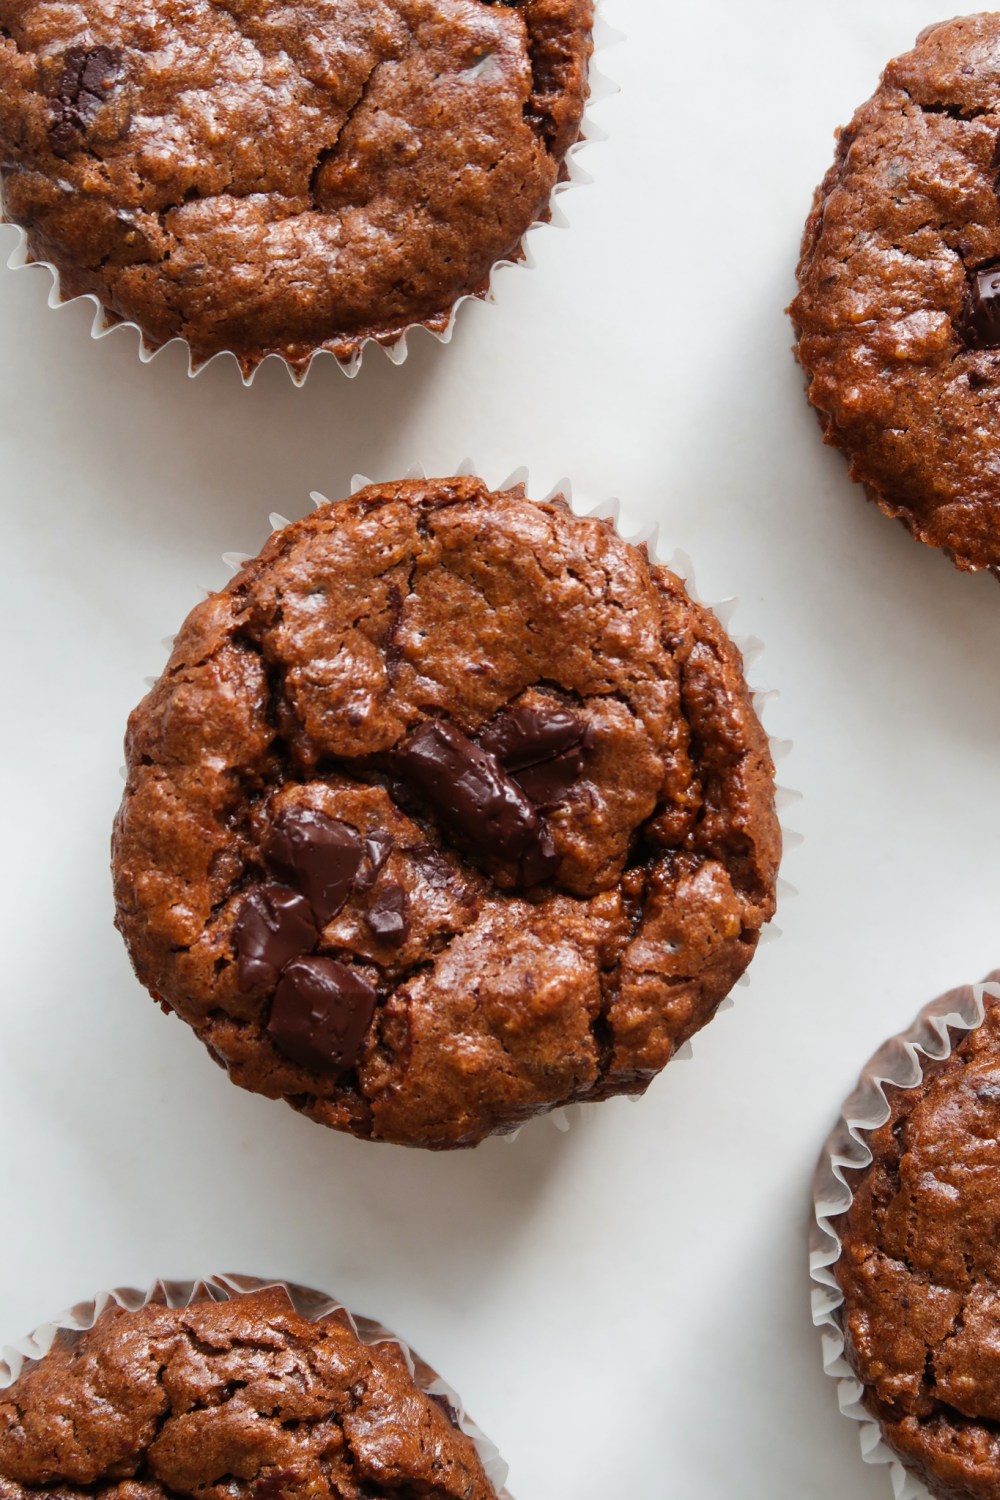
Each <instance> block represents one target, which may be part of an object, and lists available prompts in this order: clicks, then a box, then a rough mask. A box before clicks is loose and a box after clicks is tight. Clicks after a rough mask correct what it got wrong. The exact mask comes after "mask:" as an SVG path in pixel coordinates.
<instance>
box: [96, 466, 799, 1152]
mask: <svg viewBox="0 0 1000 1500" xmlns="http://www.w3.org/2000/svg"><path fill="white" fill-rule="evenodd" d="M453 473H454V475H455V476H461V475H478V476H482V474H483V470H482V467H481V466H480V465H479V464H477V463H475V462H474V461H473V460H472V459H464V460H463V461H462V462H461V463H460V464H459V465H458V467H457V468H456V469H455V470H454V471H453ZM442 477H448V476H442ZM393 478H394V479H396V480H406V479H426V478H427V474H426V473H425V471H424V469H423V468H422V466H421V465H419V464H415V465H412V466H411V467H410V468H409V469H407V471H406V472H405V473H404V474H401V475H400V474H396V475H394V476H393ZM377 482H379V481H375V480H372V479H370V478H368V477H367V476H366V475H364V474H355V475H354V476H353V477H352V479H351V494H352V495H353V494H356V493H357V491H358V490H361V489H364V488H365V487H366V485H369V484H372V483H377ZM383 482H385V483H390V482H392V481H391V480H390V479H387V480H385V481H383ZM485 482H486V483H489V481H488V480H486V481H485ZM519 484H523V485H524V486H525V487H526V488H527V486H528V470H527V469H526V468H519V469H515V470H514V472H513V473H512V474H509V475H508V476H507V477H506V479H504V480H502V481H501V482H500V483H499V484H496V485H493V484H491V485H490V488H491V489H492V490H494V491H499V490H506V489H511V488H513V487H514V486H515V485H519ZM556 495H562V496H563V498H564V499H565V500H566V501H567V502H568V503H569V504H570V505H571V506H572V507H573V510H574V511H575V513H576V514H577V515H579V516H594V517H597V518H598V519H600V520H606V521H610V522H611V523H612V524H613V525H614V527H615V530H616V531H617V532H618V535H619V536H620V537H621V538H622V540H623V541H625V542H628V543H630V544H631V545H632V546H636V547H645V548H646V550H647V552H648V554H649V557H650V558H651V560H652V561H653V562H654V563H656V564H658V565H660V566H663V567H667V568H669V569H670V571H671V572H672V573H675V574H676V575H677V576H678V577H679V578H681V579H683V581H684V585H685V587H686V589H687V591H688V593H689V595H690V596H691V598H692V599H693V600H694V601H695V603H698V604H702V605H703V606H704V607H705V608H707V609H710V610H711V611H712V613H713V614H714V615H715V616H716V618H717V619H718V620H719V621H720V622H721V624H722V625H723V627H724V628H725V629H726V631H727V633H729V634H730V639H731V640H732V641H733V642H734V644H735V645H736V646H737V648H738V649H739V651H740V652H741V654H742V656H743V662H744V667H745V669H746V671H747V680H748V682H749V681H750V677H751V676H752V673H751V670H750V669H751V668H752V667H753V666H755V665H756V663H757V662H758V661H759V659H760V657H761V656H762V654H763V651H764V643H763V642H762V641H760V640H758V639H757V637H756V636H741V635H738V634H733V633H731V632H730V631H729V625H730V621H731V620H732V618H733V616H734V615H735V613H736V612H737V609H738V608H739V600H738V599H737V598H736V597H731V598H728V599H724V600H722V601H721V602H720V603H718V604H710V603H708V602H707V601H706V600H703V599H702V598H701V597H700V596H699V594H698V592H697V590H696V587H695V581H694V568H693V565H692V563H691V560H690V558H689V557H688V556H687V555H686V554H685V553H683V552H676V551H675V552H674V553H673V554H672V555H670V556H669V557H668V556H665V555H664V554H663V553H662V552H661V551H660V550H659V546H658V542H659V537H658V533H659V526H658V525H652V526H646V527H644V528H642V529H640V530H639V531H637V532H635V533H634V534H631V535H629V534H626V533H625V532H624V531H622V529H621V526H620V513H621V502H620V501H619V500H618V499H615V498H612V499H608V500H605V501H601V502H600V503H599V504H597V505H593V506H591V507H590V508H586V507H585V506H583V505H581V504H579V503H574V501H573V486H572V484H571V482H570V480H569V479H561V480H559V481H558V482H557V483H556V484H555V485H553V486H552V488H551V489H550V490H549V492H548V493H547V494H546V495H543V496H542V497H541V499H542V501H543V502H544V501H545V500H551V499H553V498H554V497H555V496H556ZM310 499H311V500H312V502H313V505H314V506H315V507H316V508H317V509H318V508H319V507H320V506H322V505H328V504H329V503H330V502H329V500H328V499H327V497H326V496H325V495H321V494H319V493H318V492H317V491H315V490H314V491H313V493H312V494H311V496H310ZM268 521H269V524H270V527H271V530H272V532H275V531H281V530H283V529H284V527H286V526H289V525H291V524H292V523H291V521H290V520H289V518H288V517H287V516H283V515H281V514H279V513H278V512H277V511H272V512H271V514H270V516H269V517H268ZM254 556H256V554H255V553H252V552H224V553H223V554H222V561H223V562H224V564H225V565H226V567H227V568H228V569H229V571H230V573H238V572H239V570H240V569H241V568H242V567H243V566H244V564H245V563H247V562H249V561H250V560H251V559H252V558H253V557H254ZM204 592H205V594H206V595H210V594H212V593H213V592H215V591H214V590H213V589H205V590H204ZM162 645H163V648H164V650H165V651H166V653H167V654H168V655H169V653H170V651H171V650H172V648H173V637H170V636H168V637H167V638H166V639H165V640H164V641H163V642H162ZM156 682H157V678H156V677H147V678H146V679H145V683H146V686H147V687H153V686H154V685H155V683H156ZM750 691H751V696H752V699H753V704H754V708H755V710H756V712H757V716H758V718H759V719H760V720H761V723H762V724H763V718H764V714H765V713H766V712H767V711H768V709H769V707H770V705H771V703H772V702H773V701H774V700H775V699H776V698H777V697H778V692H777V690H776V689H771V688H761V687H754V686H753V684H752V683H750ZM765 732H767V730H766V726H765ZM768 744H769V746H770V750H771V756H772V759H773V760H774V763H775V767H777V766H778V765H779V764H780V763H781V762H783V761H784V760H786V759H787V757H788V756H789V755H790V754H791V750H792V742H791V740H786V739H779V738H776V737H775V736H774V735H771V734H768ZM124 775H125V772H124V770H123V771H122V776H123V777H124ZM801 800H802V795H801V793H800V792H798V791H795V790H794V789H793V788H791V787H788V786H783V785H779V784H776V787H775V805H776V808H777V812H778V820H779V822H780V824H781V836H782V846H783V851H782V860H781V868H782V869H784V867H785V861H786V859H787V857H788V855H789V854H790V853H791V852H792V851H793V850H795V849H797V848H798V847H799V845H800V844H801V843H802V835H801V834H800V833H798V832H796V830H795V829H794V828H791V827H789V824H788V811H789V809H790V808H792V807H794V806H795V805H796V803H798V802H800V801H801ZM797 894H798V892H797V890H796V887H795V886H794V885H791V884H790V883H789V882H788V880H787V879H785V877H784V876H783V875H782V874H779V876H778V880H777V896H778V903H779V906H780V905H781V904H783V903H784V902H785V901H787V900H788V899H789V898H790V897H792V896H795V895H797ZM780 936H781V928H780V927H779V926H778V925H777V923H776V922H775V921H773V920H772V921H771V922H770V923H768V925H767V926H766V927H765V928H764V929H763V931H762V932H761V936H760V943H761V944H762V945H763V944H765V943H771V942H774V941H776V940H777V939H778V938H779V937H780ZM751 967H752V966H751ZM750 983H751V972H750V970H749V969H748V970H747V972H746V973H744V974H743V975H742V976H741V978H740V979H738V980H737V982H736V985H735V986H734V988H737V989H742V988H746V987H747V986H748V985H749V984H750ZM732 1006H733V1000H732V997H731V996H729V997H727V998H726V999H725V1000H723V1001H722V1003H721V1004H720V1006H719V1008H718V1010H717V1011H716V1015H719V1014H721V1013H722V1012H723V1011H726V1010H731V1009H732ZM696 1041H697V1038H694V1039H693V1040H692V1041H688V1042H685V1043H684V1044H683V1045H682V1046H681V1047H679V1048H678V1049H677V1051H676V1052H675V1053H674V1055H673V1057H672V1058H671V1059H670V1063H669V1064H668V1067H672V1066H673V1064H674V1063H675V1062H686V1061H689V1060H690V1059H691V1058H692V1057H693V1056H694V1045H693V1044H694V1042H696ZM630 1097H631V1102H632V1103H633V1104H638V1103H640V1102H641V1096H638V1097H632V1096H630ZM602 1102H603V1101H602ZM595 1107H596V1106H595V1105H593V1104H569V1105H563V1106H561V1107H559V1108H557V1109H554V1110H550V1111H549V1112H548V1113H547V1114H545V1115H543V1116H541V1117H539V1118H541V1119H542V1120H545V1121H547V1122H548V1123H549V1124H550V1125H551V1126H554V1127H555V1128H556V1129H557V1130H559V1131H567V1130H569V1129H570V1126H571V1124H572V1123H573V1122H574V1121H575V1120H578V1119H579V1118H580V1113H581V1111H582V1110H584V1109H592V1108H595ZM527 1123H528V1124H529V1125H532V1126H534V1125H536V1124H537V1119H536V1120H531V1121H529V1122H527ZM524 1129H525V1126H523V1125H522V1126H520V1127H518V1128H517V1129H516V1130H513V1131H510V1132H509V1133H508V1134H506V1135H505V1136H504V1137H503V1139H504V1140H506V1141H514V1140H516V1139H517V1138H518V1137H519V1136H520V1134H521V1132H522V1131H523V1130H524Z"/></svg>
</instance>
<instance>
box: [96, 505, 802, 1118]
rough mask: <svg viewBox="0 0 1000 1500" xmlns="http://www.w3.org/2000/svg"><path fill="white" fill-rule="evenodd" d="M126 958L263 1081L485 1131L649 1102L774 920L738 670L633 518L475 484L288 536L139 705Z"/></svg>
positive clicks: (332, 511)
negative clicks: (650, 552)
mask: <svg viewBox="0 0 1000 1500" xmlns="http://www.w3.org/2000/svg"><path fill="white" fill-rule="evenodd" d="M126 748H127V763H128V771H127V776H128V781H127V786H126V791H125V795H124V799H123V802H122V807H121V811H120V813H119V817H118V822H117V826H116V832H115V840H114V851H113V859H114V874H115V891H116V898H117V905H118V924H119V926H120V928H121V931H122V932H123V934H124V936H125V939H126V942H127V944H128V947H129V950H130V953H131V956H132V959H133V962H134V964H135V967H136V970H137V973H138V975H139V977H140V979H141V980H142V981H143V983H144V984H146V986H147V987H148V988H149V989H150V990H151V991H152V993H153V994H154V995H155V996H156V997H157V998H158V999H160V1000H162V1001H163V1002H165V1003H166V1004H167V1005H169V1006H170V1007H172V1008H173V1009H175V1010H176V1011H177V1012H178V1014H179V1015H181V1016H182V1017H183V1018H184V1019H185V1020H186V1021H187V1022H188V1023H189V1024H190V1025H192V1026H193V1027H194V1029H195V1030H196V1031H197V1032H198V1034H199V1036H201V1037H202V1039H203V1040H204V1041H205V1042H206V1044H207V1045H208V1046H209V1048H210V1049H211V1051H212V1053H213V1055H214V1056H215V1057H216V1059H217V1060H218V1061H219V1062H221V1063H222V1064H223V1065H224V1066H225V1067H226V1068H227V1069H228V1071H229V1073H230V1076H231V1077H232V1078H233V1079H234V1080H235V1081H236V1082H237V1083H240V1084H243V1085H244V1086H245V1087H248V1088H251V1089H255V1090H257V1091H259V1092H261V1093H264V1094H267V1095H270V1096H272V1097H276V1096H281V1097H284V1098H285V1099H287V1100H288V1101H289V1102H290V1103H292V1104H293V1105H294V1106H295V1107H296V1108H298V1109H301V1110H303V1111H304V1112H305V1113H307V1114H309V1115H311V1116H312V1117H313V1118H314V1119H317V1120H320V1121H322V1122H323V1123H324V1124H327V1125H332V1126H335V1127H337V1128H339V1129H344V1130H349V1131H351V1132H353V1133H355V1134H358V1135H362V1136H369V1137H373V1138H376V1139H382V1140H390V1141H396V1142H401V1143H404V1144H414V1145H425V1146H434V1147H446V1146H459V1145H471V1144H475V1143H476V1142H477V1141H479V1140H481V1139H482V1138H483V1137H484V1136H486V1135H488V1134H490V1133H491V1132H494V1131H498V1130H501V1131H502V1130H508V1129H511V1128H513V1127H514V1126H515V1125H517V1124H518V1123H520V1122H521V1121H523V1120H525V1119H527V1118H528V1117H530V1116H531V1115H533V1114H536V1113H539V1112H541V1111H544V1110H547V1109H551V1108H554V1107H555V1106H557V1105H560V1104H565V1103H569V1102H572V1101H574V1100H580V1099H598V1098H602V1097H605V1096H606V1095H609V1094H615V1093H621V1092H640V1091H641V1090H643V1089H644V1088H645V1087H646V1085H647V1084H648V1083H649V1081H650V1079H651V1078H652V1077H653V1076H654V1075H655V1074H656V1073H657V1072H658V1071H659V1070H660V1069H661V1068H662V1067H664V1065H665V1064H666V1063H667V1062H668V1061H669V1059H670V1057H671V1055H672V1054H673V1052H674V1051H675V1050H676V1048H677V1047H678V1046H679V1045H680V1044H681V1043H682V1042H684V1041H685V1040H686V1039H687V1038H688V1037H690V1036H691V1035H692V1034H693V1032H695V1031H696V1030H698V1028H699V1027H701V1026H702V1025H704V1024H705V1022H706V1021H707V1020H709V1019H710V1017H711V1016H712V1014H713V1013H714V1011H715V1009H716V1007H717V1006H718V1004H719V1002H720V1001H721V1000H722V999H723V998H724V996H725V995H726V994H727V993H728V992H729V990H730V989H731V987H732V985H733V984H734V983H735V981H736V979H737V978H738V977H739V976H740V974H741V973H742V972H743V970H744V968H745V967H746V965H747V963H748V962H749V960H750V958H751V956H752V954H753V950H754V947H755V945H756V942H757V939H758V936H759V933H760V929H761V927H762V925H763V924H764V923H765V922H766V921H767V920H768V919H769V918H770V916H771V914H772V912H773V909H774V888H775V878H776V865H777V860H778V852H779V832H778V827H777V822H776V818H775V813H774V795H773V767H772V765H771V760H770V755H769V752H768V747H767V742H766V739H765V736H764V734H763V731H762V730H761V727H760V725H759V723H758V721H757V719H756V716H755V714H754V712H753V708H752V705H751V702H750V697H749V694H748V691H747V688H746V684H745V682H744V679H743V674H742V663H741V661H740V658H739V654H738V652H737V651H736V650H735V648H734V647H733V645H732V644H731V642H730V641H729V640H728V639H727V637H726V636H725V634H724V632H723V631H722V630H721V628H720V626H719V624H718V622H717V621H716V620H715V618H714V617H713V616H712V615H711V614H710V613H709V612H708V611H707V610H705V609H703V608H701V607H700V606H698V605H695V604H694V603H693V602H692V601H691V600H690V599H689V597H688V596H687V594H686V593H685V591H684V589H683V586H682V585H681V584H680V582H679V581H678V579H677V578H675V577H674V576H673V575H672V574H670V573H669V572H668V571H667V570H666V569H664V568H658V567H651V566H650V564H649V562H648V560H647V558H646V555H645V553H644V551H640V550H639V549H637V548H634V547H631V546H629V545H627V544H626V543H624V542H622V541H621V539H620V538H619V537H618V536H617V535H616V534H615V532H614V530H613V529H612V528H611V527H610V526H609V524H607V523H605V522H601V521H597V520H584V519H580V518H578V517H576V516H574V515H573V514H572V513H571V512H570V511H569V509H568V507H567V506H566V505H565V503H564V502H561V501H560V502H555V503H551V504H545V505H538V504H535V503H533V502H531V501H530V500H528V499H526V498H525V496H524V493H523V490H521V489H517V490H511V491H507V492H504V493H499V494H493V493H490V492H489V491H488V490H487V488H486V487H485V486H484V485H483V483H482V482H481V481H480V480H477V479H471V478H463V479H446V480H429V481H409V482H404V483H400V484H392V485H384V486H373V487H371V488H369V489H366V490H362V491H361V492H360V493H359V494H358V495H356V496H355V497H354V498H353V499H352V500H350V501H344V502H341V503H338V504H334V505H330V506H326V507H324V508H323V509H321V510H320V511H318V512H317V513H316V514H315V515H313V516H311V517H309V518H308V519H306V520H304V521H301V522H298V523H297V524H295V525H293V526H290V527H288V528H287V529H286V530H284V531H282V532H279V533H278V534H277V535H275V536H274V537H273V538H272V539H271V540H270V542H269V543H268V544H267V546H266V547H265V548H264V550H263V552H262V554H261V556H260V557H259V558H258V559H255V560H254V561H253V562H251V563H249V564H248V565H247V566H246V567H245V568H244V570H243V571H242V572H241V573H240V574H239V575H238V576H237V577H236V578H235V579H234V580H233V582H232V583H231V584H230V585H229V587H228V588H226V589H225V590H224V591H223V592H222V593H220V594H218V595H216V596H215V597H213V598H211V599H209V600H207V601H206V602H205V603H203V604H201V605H199V606H198V608H197V609H195V610H194V611H193V612H192V614H191V615H190V616H189V618H188V620H187V622H186V623H185V625H184V627H183V629H182V630H181V632H180V634H179V636H178V638H177V641H176V644H175V647H174V651H173V655H172V656H171V659H170V662H169V664H168V666H167V669H166V671H165V673H164V675H163V677H162V678H161V680H160V682H159V683H158V684H157V686H156V687H155V688H154V689H153V691H152V692H151V693H150V695H149V696H148V698H146V700H145V701H144V702H143V703H142V704H141V705H140V706H139V708H138V709H137V710H136V711H135V713H134V714H133V716H132V719H131V721H130V725H129V733H128V740H127V747H126Z"/></svg>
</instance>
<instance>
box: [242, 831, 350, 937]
mask: <svg viewBox="0 0 1000 1500" xmlns="http://www.w3.org/2000/svg"><path fill="white" fill-rule="evenodd" d="M264 855H265V858H266V859H268V860H269V861H270V863H271V864H272V865H273V866H274V868H275V869H276V870H278V871H279V872H280V873H281V874H282V875H283V876H284V877H285V879H286V880H290V881H293V882H294V883H295V885H297V886H298V887H299V889H300V890H301V891H302V892H303V893H304V894H305V895H306V896H307V897H308V898H309V901H310V902H311V904H312V909H313V911H314V912H315V913H316V920H317V921H318V922H319V924H320V926H321V927H325V926H326V924H327V922H330V921H332V920H333V918H334V917H335V916H336V915H337V913H338V912H339V911H340V910H341V909H342V907H343V906H344V903H345V902H346V900H347V898H348V896H349V895H350V894H351V888H352V886H353V885H354V880H355V877H356V875H357V873H358V869H359V867H360V865H361V856H362V845H361V835H360V834H359V833H358V830H357V829H356V828H352V827H351V825H350V824H349V823H341V822H340V820H339V819H338V818H328V817H327V816H326V814H325V813H321V812H314V811H313V809H312V808H310V807H289V808H286V809H285V811H284V812H282V813H280V814H279V815H278V817H277V818H276V819H275V821H274V825H273V827H272V828H271V831H270V833H269V834H268V836H267V839H266V841H265V844H264Z"/></svg>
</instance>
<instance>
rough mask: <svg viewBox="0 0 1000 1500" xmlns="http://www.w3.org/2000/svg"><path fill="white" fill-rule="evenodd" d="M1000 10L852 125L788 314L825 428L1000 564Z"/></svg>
mask: <svg viewBox="0 0 1000 1500" xmlns="http://www.w3.org/2000/svg"><path fill="white" fill-rule="evenodd" d="M998 177H1000V14H996V13H990V14H986V15H975V16H966V17H963V18H961V19H959V20H955V21H949V22H947V23H945V24H944V25H940V26H933V27H931V28H930V29H929V30H928V31H925V32H924V34H923V35H922V36H921V37H920V39H919V40H918V42H917V46H916V48H915V49H914V50H913V51H912V52H909V53H907V54H906V55H905V56H904V57H900V58H897V59H896V60H895V61H894V62H891V63H890V64H889V66H888V67H887V68H886V71H885V73H884V75H883V77H882V82H881V86H880V87H879V89H878V90H877V92H876V93H875V95H874V97H873V98H872V99H870V100H869V101H868V103H867V104H865V105H863V106H862V107H861V109H860V110H858V112H857V114H856V115H855V117H854V119H853V120H852V121H851V124H850V125H849V126H848V127H847V129H846V130H842V131H841V132H840V139H839V146H838V150H837V157H836V160H835V162H834V164H833V166H832V167H831V169H830V171H829V172H828V173H827V176H826V179H825V181H824V182H823V184H822V186H821V188H820V189H819V191H818V193H817V195H816V201H815V204H814V207H813V211H812V214H811V216H810V218H809V221H808V223H807V225H806V231H805V238H804V241H803V246H802V258H801V261H800V263H799V272H798V275H799V287H800V291H799V295H798V297H797V298H796V299H795V301H794V302H793V303H792V306H791V308H790V312H791V315H792V319H793V321H794V323H795V327H796V332H797V335H798V345H797V353H798V357H799V360H800V361H801V363H802V365H803V367H804V369H805V371H806V374H807V376H808V379H809V399H810V401H811V402H812V404H813V406H814V407H816V409H817V411H818V413H819V416H820V419H821V421H822V424H823V427H824V429H825V432H826V437H827V440H828V441H829V442H831V443H834V444H836V445H837V447H839V448H842V449H843V450H844V451H845V452H846V453H847V455H848V457H849V459H850V462H851V476H852V478H854V479H856V480H858V481H860V483H862V484H863V485H864V486H865V487H866V489H867V491H868V494H869V496H870V497H871V498H872V499H873V500H875V501H876V502H877V503H878V505H879V506H880V507H881V508H882V510H884V511H885V512H886V513H887V514H888V515H890V516H895V517H897V518H898V519H899V520H901V521H903V522H904V523H905V524H906V526H907V528H908V529H909V530H910V532H911V533H912V534H913V536H914V537H916V538H917V539H918V540H919V541H922V542H926V543H928V544H929V545H931V546H934V547H940V548H942V549H943V550H944V551H945V552H946V553H947V554H948V555H949V556H950V557H951V558H952V560H953V561H954V562H955V563H956V564H957V565H958V567H960V568H962V569H964V570H968V571H973V570H976V569H983V568H992V569H994V570H997V569H1000V457H998V454H1000V197H998Z"/></svg>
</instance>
